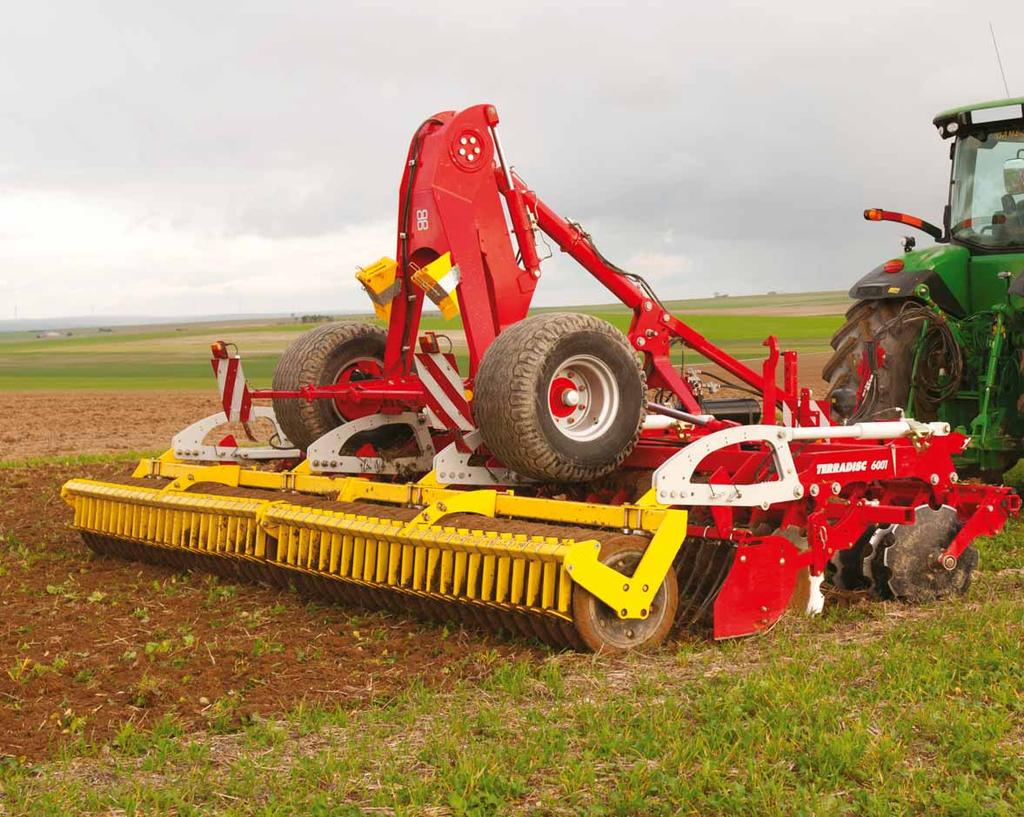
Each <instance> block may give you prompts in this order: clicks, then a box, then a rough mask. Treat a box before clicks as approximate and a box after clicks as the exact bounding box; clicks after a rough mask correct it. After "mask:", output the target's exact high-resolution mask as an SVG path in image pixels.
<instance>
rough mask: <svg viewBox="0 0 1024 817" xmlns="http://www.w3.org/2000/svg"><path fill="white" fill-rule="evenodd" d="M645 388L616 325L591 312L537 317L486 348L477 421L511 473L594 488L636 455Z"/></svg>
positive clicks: (475, 405) (476, 405) (476, 401)
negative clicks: (591, 484) (592, 482)
mask: <svg viewBox="0 0 1024 817" xmlns="http://www.w3.org/2000/svg"><path fill="white" fill-rule="evenodd" d="M645 389H646V381H645V378H644V373H643V370H642V369H641V367H640V364H639V362H638V361H637V358H636V355H635V354H634V352H633V350H632V349H630V347H629V343H628V342H627V341H626V338H625V336H624V335H623V334H622V333H621V332H619V331H618V330H617V329H615V328H614V327H613V326H611V325H610V324H608V323H606V322H605V321H602V320H600V319H599V318H595V317H593V316H591V315H578V314H574V313H551V314H546V315H536V316H534V317H532V318H527V319H526V320H524V321H521V322H519V323H517V324H515V325H514V326H511V327H510V328H508V329H506V330H505V331H504V332H502V333H501V334H500V335H498V337H497V339H496V340H495V341H494V342H493V343H492V344H491V345H490V346H489V347H488V349H487V351H486V353H485V354H484V356H483V360H482V361H481V363H480V369H479V371H478V372H477V376H476V382H475V385H474V391H475V393H476V397H475V398H474V401H473V415H474V417H475V419H476V422H477V425H478V426H479V428H480V431H481V433H482V435H483V438H484V442H485V444H486V445H487V447H488V448H489V449H490V450H491V452H492V453H493V454H494V455H495V456H496V457H497V458H498V459H499V460H501V462H502V464H503V465H505V466H506V467H508V468H511V469H512V470H513V471H516V472H517V473H519V474H522V475H523V476H526V477H531V478H533V479H539V480H546V481H554V482H587V481H590V480H593V479H597V478H599V477H602V476H604V475H606V474H608V473H610V472H612V471H614V470H615V469H616V468H617V467H618V466H619V465H620V464H621V463H622V461H623V460H624V459H625V458H626V457H628V456H629V454H630V453H631V452H632V451H633V449H634V448H635V446H636V443H637V440H638V439H639V438H640V428H641V425H642V423H643V416H644V404H645V401H644V396H645Z"/></svg>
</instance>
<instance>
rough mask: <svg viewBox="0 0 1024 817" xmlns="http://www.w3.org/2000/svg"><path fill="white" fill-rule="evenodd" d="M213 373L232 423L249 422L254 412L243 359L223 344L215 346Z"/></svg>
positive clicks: (221, 400)
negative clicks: (243, 368)
mask: <svg viewBox="0 0 1024 817" xmlns="http://www.w3.org/2000/svg"><path fill="white" fill-rule="evenodd" d="M211 362H212V363H213V373H214V374H215V375H217V390H218V391H219V392H220V402H221V405H222V406H223V407H224V413H225V414H226V415H227V417H228V422H231V423H247V422H249V415H250V414H251V413H252V395H250V394H249V385H248V384H247V383H246V382H245V375H244V374H243V373H242V359H241V358H240V357H239V356H238V355H232V354H231V353H230V352H228V350H227V349H226V348H224V347H223V346H220V347H219V348H218V346H216V345H214V347H213V358H212V361H211Z"/></svg>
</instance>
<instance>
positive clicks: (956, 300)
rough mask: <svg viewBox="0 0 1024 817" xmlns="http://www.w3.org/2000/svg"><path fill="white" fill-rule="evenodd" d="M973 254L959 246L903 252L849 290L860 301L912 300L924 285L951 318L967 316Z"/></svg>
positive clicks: (947, 245)
mask: <svg viewBox="0 0 1024 817" xmlns="http://www.w3.org/2000/svg"><path fill="white" fill-rule="evenodd" d="M969 262H970V253H969V252H968V251H967V250H966V249H965V248H964V247H960V246H951V245H949V244H937V245H935V246H932V247H926V248H924V249H919V250H914V251H912V252H908V253H904V254H903V255H902V256H901V257H900V258H894V259H892V260H891V261H887V262H885V263H884V264H880V265H879V266H877V267H875V268H874V269H873V270H871V272H869V273H868V274H867V275H865V276H864V277H863V278H861V279H860V280H859V281H857V283H855V284H854V285H853V287H852V288H851V289H850V297H851V298H854V299H856V300H858V301H883V300H897V299H905V298H913V297H915V296H917V288H918V287H919V286H921V285H922V284H924V285H925V286H927V287H928V292H929V295H930V297H931V298H932V300H934V301H935V303H936V304H938V305H939V307H940V308H941V309H942V310H943V311H945V312H947V313H948V314H950V315H953V316H955V317H957V318H962V317H964V316H965V315H967V309H966V306H965V303H964V302H965V300H966V287H967V283H968V277H969V274H968V265H969Z"/></svg>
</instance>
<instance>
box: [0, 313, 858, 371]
mask: <svg viewBox="0 0 1024 817" xmlns="http://www.w3.org/2000/svg"><path fill="white" fill-rule="evenodd" d="M801 299H804V301H806V302H810V303H818V302H819V301H820V302H821V303H822V304H823V305H822V307H821V308H822V309H823V310H831V312H832V314H815V315H772V314H767V313H766V314H754V315H748V314H711V313H708V314H703V313H702V314H691V307H692V309H697V308H700V309H705V310H706V309H710V308H714V307H717V308H718V309H719V311H721V310H725V309H735V308H740V309H749V308H751V305H756V304H759V303H760V304H761V306H762V307H763V308H764V309H765V310H770V309H771V308H772V306H773V305H774V304H778V305H779V307H780V308H781V307H787V308H788V307H790V306H792V305H793V303H794V302H796V303H798V304H799V303H800V302H801ZM816 299H817V300H816ZM748 302H749V303H748ZM837 303H839V304H840V305H841V302H838V301H837V296H836V294H835V293H812V294H810V295H805V296H794V295H790V296H771V297H765V298H760V299H758V298H749V299H747V298H735V299H713V300H710V301H693V302H685V301H684V302H675V303H674V304H673V307H674V308H676V309H677V310H678V311H677V314H679V315H682V316H683V317H684V318H685V319H686V321H687V322H688V323H689V324H690V325H691V326H692V327H693V328H694V329H695V330H696V331H698V332H700V333H701V334H703V335H704V336H705V337H707V338H708V339H709V340H711V341H712V342H714V343H715V344H717V345H719V346H721V347H723V348H724V349H725V350H726V351H727V352H729V353H730V354H732V355H735V356H737V357H740V358H746V359H750V358H761V357H763V356H764V352H765V350H764V347H763V346H762V342H763V341H764V339H765V338H766V337H767V336H768V335H776V336H777V337H779V339H780V341H781V343H782V345H783V347H784V348H791V349H796V350H798V351H817V350H823V349H825V348H827V344H828V339H829V337H830V336H831V334H832V333H833V332H834V331H835V330H836V328H837V327H838V326H839V325H840V323H841V320H842V319H841V316H840V314H839V312H840V309H839V306H837V305H836V304H837ZM694 305H696V306H694ZM569 308H570V309H575V310H577V311H587V312H590V313H591V314H595V315H597V316H598V317H601V318H603V319H605V320H607V321H609V322H610V323H612V324H613V325H615V326H617V327H618V328H619V329H623V330H625V329H626V328H627V326H628V324H629V317H630V313H629V312H628V311H627V310H626V309H625V308H623V307H616V306H609V305H604V306H590V307H569ZM360 319H362V320H366V318H365V316H364V317H362V318H360ZM308 328H310V327H309V325H308V324H301V323H295V322H289V321H286V320H276V321H268V320H264V321H252V322H235V323H221V324H189V325H185V326H166V327H153V326H149V327H128V328H125V329H120V328H119V329H117V330H116V331H115V332H113V333H111V334H99V333H98V332H96V330H81V331H80V332H76V333H75V334H73V336H72V337H60V338H54V339H46V340H43V339H38V338H36V337H35V335H33V334H29V333H25V332H21V333H6V334H0V390H6V391H42V390H51V391H69V390H74V389H100V390H124V389H167V390H174V389H210V388H212V387H213V386H214V381H213V377H212V374H211V372H210V364H209V344H210V342H212V341H214V340H218V339H225V340H229V341H233V342H235V343H237V344H238V346H239V349H240V351H241V353H242V356H243V359H244V364H245V371H246V375H247V376H248V378H249V381H250V382H251V383H252V384H254V385H256V386H261V387H268V386H269V385H270V381H271V377H272V374H273V370H274V365H275V363H276V361H277V358H278V356H279V355H280V354H281V352H282V351H283V350H284V348H285V347H286V346H287V344H288V343H289V342H290V341H291V340H293V339H294V337H295V336H296V335H297V334H298V333H299V332H301V331H303V330H306V329H308ZM422 329H423V330H424V331H427V330H429V331H436V332H439V333H444V332H445V331H449V332H456V333H458V332H460V331H461V324H460V323H459V322H458V321H444V320H443V319H442V318H441V317H440V316H439V315H437V314H429V313H428V314H427V315H425V316H424V319H423V323H422ZM455 349H456V357H457V358H458V360H459V365H460V366H461V367H462V369H463V370H466V369H467V368H468V366H467V357H466V350H465V346H464V345H463V344H462V343H461V341H459V342H456V344H455ZM686 360H687V362H688V363H689V362H692V363H694V364H700V363H701V359H700V358H699V357H697V356H696V355H689V356H687V358H686Z"/></svg>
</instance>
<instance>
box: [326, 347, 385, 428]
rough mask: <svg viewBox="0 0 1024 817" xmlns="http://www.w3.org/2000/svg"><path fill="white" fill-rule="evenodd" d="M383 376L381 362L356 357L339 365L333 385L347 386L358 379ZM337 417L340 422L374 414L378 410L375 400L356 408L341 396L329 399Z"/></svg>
mask: <svg viewBox="0 0 1024 817" xmlns="http://www.w3.org/2000/svg"><path fill="white" fill-rule="evenodd" d="M383 376H384V370H383V368H381V362H380V361H379V360H377V359H376V358H372V357H358V358H355V359H354V360H350V361H348V362H347V363H346V364H345V365H344V366H342V367H341V371H339V372H338V375H337V376H336V377H335V378H334V385H336V386H347V385H348V384H349V383H357V382H359V381H360V380H379V379H381V378H382V377H383ZM331 404H332V405H333V406H334V411H335V413H336V414H337V415H338V419H340V420H341V421H342V422H346V421H348V420H358V419H359V418H360V417H366V416H367V415H368V414H376V413H377V412H378V411H380V406H379V405H378V403H377V401H372V402H366V403H361V404H360V405H359V407H358V408H354V407H353V406H351V405H350V404H349V403H348V401H346V400H343V399H341V398H339V399H337V400H333V401H331Z"/></svg>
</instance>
